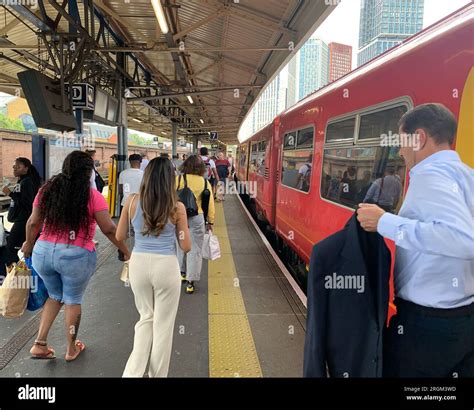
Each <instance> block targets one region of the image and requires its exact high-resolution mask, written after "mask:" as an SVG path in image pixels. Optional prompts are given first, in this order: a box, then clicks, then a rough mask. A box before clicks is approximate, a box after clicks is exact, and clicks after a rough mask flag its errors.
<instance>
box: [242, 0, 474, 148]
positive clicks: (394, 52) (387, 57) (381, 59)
mask: <svg viewBox="0 0 474 410" xmlns="http://www.w3.org/2000/svg"><path fill="white" fill-rule="evenodd" d="M473 18H474V4H473V3H470V4H467V5H466V6H464V7H462V8H460V9H459V10H456V11H455V12H453V13H451V14H450V15H448V16H446V17H445V18H444V19H442V20H440V21H438V22H436V23H434V24H432V25H430V26H428V27H426V28H425V29H423V30H422V31H420V32H418V33H416V34H414V35H413V36H411V37H409V38H407V39H406V40H405V41H403V42H402V43H400V44H399V45H397V46H395V47H393V48H391V49H389V50H387V51H385V52H384V53H382V54H380V55H379V56H377V57H375V58H374V59H373V60H370V61H368V62H367V63H365V64H363V65H361V66H360V67H357V68H356V69H354V70H353V71H350V72H349V73H347V74H345V75H344V76H342V77H341V78H339V79H337V80H336V81H334V82H332V83H329V84H327V85H325V86H324V87H322V88H320V89H319V90H316V91H315V92H313V93H312V94H310V95H308V96H307V97H305V98H304V99H302V100H301V101H298V102H297V103H296V104H295V105H293V106H292V107H290V108H288V109H286V110H285V111H283V112H282V113H280V114H279V116H280V115H285V114H287V113H290V112H292V111H294V110H297V109H299V108H301V107H302V106H304V105H305V104H307V103H309V102H311V101H314V100H316V99H318V98H320V97H321V96H323V95H325V94H327V93H329V92H331V91H333V90H335V89H337V88H339V87H342V86H343V85H344V84H347V83H349V82H350V81H353V80H355V79H357V78H359V77H361V76H363V75H365V74H367V73H369V72H370V71H372V70H375V69H377V68H379V67H380V66H381V65H383V64H385V63H388V62H389V61H392V60H395V59H396V58H398V57H400V56H401V55H404V54H406V53H408V52H410V51H412V50H413V49H416V48H418V47H421V46H422V45H424V44H426V43H427V42H429V41H431V40H433V39H434V38H436V37H439V36H441V35H442V34H444V33H446V32H448V31H450V30H452V29H453V28H455V27H458V26H460V25H462V24H464V23H465V22H466V21H469V20H472V19H473ZM249 139H250V138H249Z"/></svg>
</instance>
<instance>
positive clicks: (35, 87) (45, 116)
mask: <svg viewBox="0 0 474 410" xmlns="http://www.w3.org/2000/svg"><path fill="white" fill-rule="evenodd" d="M18 79H19V81H20V85H21V87H22V89H23V93H24V94H25V98H26V101H27V102H28V106H29V107H30V110H31V115H32V116H33V119H34V121H35V124H36V126H37V127H38V128H46V129H49V130H55V131H72V130H75V129H76V119H75V117H74V113H73V110H72V107H71V104H70V102H69V99H68V98H65V101H64V104H65V106H64V107H63V98H62V95H61V86H60V84H59V81H58V80H53V79H52V78H49V77H47V76H45V75H44V74H42V73H40V72H39V71H36V70H26V71H22V72H20V73H18Z"/></svg>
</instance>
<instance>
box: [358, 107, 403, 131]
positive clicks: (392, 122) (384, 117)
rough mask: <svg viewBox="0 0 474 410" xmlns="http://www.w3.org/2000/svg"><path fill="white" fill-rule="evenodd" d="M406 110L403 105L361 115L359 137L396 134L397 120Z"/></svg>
mask: <svg viewBox="0 0 474 410" xmlns="http://www.w3.org/2000/svg"><path fill="white" fill-rule="evenodd" d="M406 112H407V107H405V106H404V105H402V106H399V107H395V108H389V109H388V110H383V111H377V112H374V113H372V114H366V115H361V117H360V129H359V139H369V138H376V139H382V138H384V137H385V136H386V137H385V138H388V137H389V136H390V135H391V134H392V135H393V134H398V120H399V119H400V118H401V117H402V116H403V114H405V113H406Z"/></svg>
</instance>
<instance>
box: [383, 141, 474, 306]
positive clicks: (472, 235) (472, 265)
mask: <svg viewBox="0 0 474 410" xmlns="http://www.w3.org/2000/svg"><path fill="white" fill-rule="evenodd" d="M473 196H474V170H473V169H471V168H470V167H468V166H467V165H466V164H464V163H462V162H461V159H460V158H459V155H458V154H457V153H456V152H455V151H451V150H444V151H439V152H437V153H435V154H433V155H431V156H429V157H428V158H426V159H424V160H423V161H421V162H420V163H418V164H417V165H416V166H414V167H413V168H412V169H411V171H410V185H409V187H408V191H407V194H406V197H405V201H404V203H403V206H402V207H401V209H400V212H399V214H398V215H393V214H390V213H385V214H384V215H383V216H382V217H381V218H380V220H379V223H378V226H377V231H378V232H379V233H380V234H381V235H382V236H384V237H386V238H389V239H391V240H393V241H394V242H395V244H396V257H395V258H396V259H395V272H394V281H395V294H396V296H398V297H400V298H402V299H405V300H407V301H410V302H413V303H416V304H418V305H422V306H428V307H435V308H442V309H449V308H455V307H460V306H465V305H469V304H471V303H473V302H474V203H473Z"/></svg>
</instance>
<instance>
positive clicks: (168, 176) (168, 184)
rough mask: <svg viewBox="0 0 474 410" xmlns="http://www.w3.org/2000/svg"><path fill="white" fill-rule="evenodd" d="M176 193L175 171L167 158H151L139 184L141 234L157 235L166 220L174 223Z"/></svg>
mask: <svg viewBox="0 0 474 410" xmlns="http://www.w3.org/2000/svg"><path fill="white" fill-rule="evenodd" d="M177 203H178V195H177V193H176V179H175V172H174V168H173V165H172V163H171V161H170V160H169V159H168V158H164V157H158V158H154V159H152V160H151V161H150V162H149V164H148V165H147V167H146V168H145V173H144V175H143V180H142V184H141V186H140V206H141V208H142V211H143V222H144V223H143V230H142V234H143V235H150V236H158V235H159V234H160V233H161V231H162V230H163V229H164V227H165V226H166V224H167V223H168V220H169V219H171V220H172V222H173V223H176V211H177Z"/></svg>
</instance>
